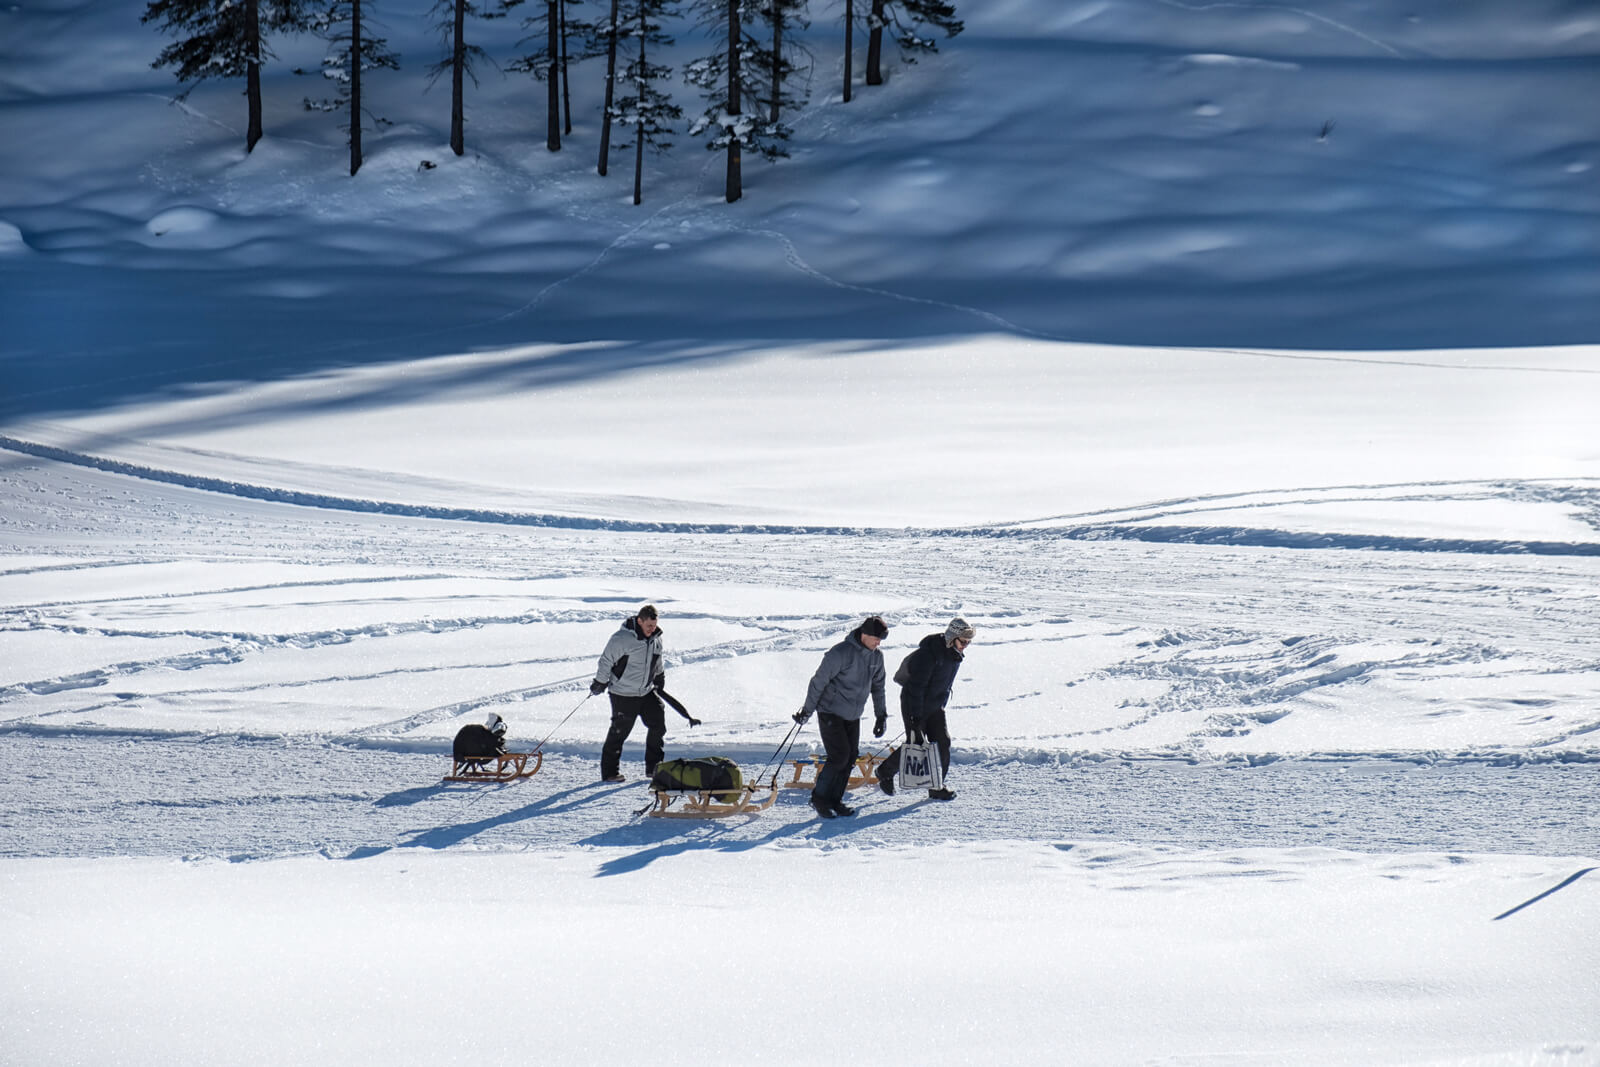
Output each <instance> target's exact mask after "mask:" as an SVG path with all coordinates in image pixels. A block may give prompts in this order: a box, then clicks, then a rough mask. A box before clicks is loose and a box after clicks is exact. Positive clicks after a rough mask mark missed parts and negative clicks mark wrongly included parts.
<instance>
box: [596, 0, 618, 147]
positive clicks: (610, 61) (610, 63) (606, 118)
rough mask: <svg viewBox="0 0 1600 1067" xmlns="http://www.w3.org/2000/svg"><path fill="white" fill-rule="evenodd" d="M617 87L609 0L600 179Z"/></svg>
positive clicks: (613, 19) (613, 2)
mask: <svg viewBox="0 0 1600 1067" xmlns="http://www.w3.org/2000/svg"><path fill="white" fill-rule="evenodd" d="M616 86H617V0H611V40H609V41H608V42H606V102H605V106H604V107H603V108H601V110H600V177H602V178H604V177H605V176H606V157H607V156H608V155H610V154H611V100H612V94H613V92H614V91H615V90H616Z"/></svg>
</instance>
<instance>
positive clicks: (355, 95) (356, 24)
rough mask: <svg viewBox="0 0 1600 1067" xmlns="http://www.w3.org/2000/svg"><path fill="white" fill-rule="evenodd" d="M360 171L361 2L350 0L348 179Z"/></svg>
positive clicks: (359, 0)
mask: <svg viewBox="0 0 1600 1067" xmlns="http://www.w3.org/2000/svg"><path fill="white" fill-rule="evenodd" d="M360 169H361V0H350V177H352V178H354V177H355V176H356V171H358V170H360Z"/></svg>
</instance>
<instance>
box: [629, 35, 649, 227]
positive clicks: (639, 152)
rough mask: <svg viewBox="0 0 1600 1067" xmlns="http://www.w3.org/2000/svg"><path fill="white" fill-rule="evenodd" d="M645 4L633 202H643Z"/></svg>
mask: <svg viewBox="0 0 1600 1067" xmlns="http://www.w3.org/2000/svg"><path fill="white" fill-rule="evenodd" d="M644 9H645V5H644V4H643V3H641V4H640V5H639V84H638V85H637V86H636V87H635V88H636V92H637V93H638V97H639V126H638V128H637V129H636V130H634V136H633V202H634V204H635V206H637V205H639V204H642V203H644V84H645V82H644V72H645V71H646V70H647V69H649V68H647V67H646V66H645V65H644V18H645V12H644Z"/></svg>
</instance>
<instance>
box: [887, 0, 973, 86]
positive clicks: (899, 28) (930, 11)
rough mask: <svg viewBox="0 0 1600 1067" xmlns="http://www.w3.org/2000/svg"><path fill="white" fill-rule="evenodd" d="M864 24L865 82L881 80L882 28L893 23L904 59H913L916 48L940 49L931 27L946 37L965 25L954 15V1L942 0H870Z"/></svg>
mask: <svg viewBox="0 0 1600 1067" xmlns="http://www.w3.org/2000/svg"><path fill="white" fill-rule="evenodd" d="M867 26H868V31H869V33H868V37H867V84H868V85H882V84H883V67H882V60H883V31H884V30H885V29H886V28H889V27H893V30H894V36H895V40H896V41H898V42H899V44H900V55H901V58H902V59H904V60H905V61H906V62H907V63H915V62H916V61H917V53H918V52H937V51H938V50H939V43H938V42H937V41H936V40H934V38H933V36H932V33H933V31H934V30H943V31H944V35H945V36H946V37H954V36H955V35H956V34H958V33H960V32H961V31H962V29H963V28H964V27H963V24H962V22H961V20H960V19H958V18H956V8H955V5H954V4H951V3H946V2H945V0H872V12H871V14H870V15H869V16H868V17H867Z"/></svg>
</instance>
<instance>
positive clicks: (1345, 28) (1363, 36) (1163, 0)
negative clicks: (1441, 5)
mask: <svg viewBox="0 0 1600 1067" xmlns="http://www.w3.org/2000/svg"><path fill="white" fill-rule="evenodd" d="M1156 2H1157V3H1160V4H1164V5H1166V6H1167V7H1175V8H1178V9H1180V10H1182V11H1195V12H1203V11H1213V10H1216V9H1218V8H1233V9H1235V10H1241V11H1287V12H1289V13H1290V14H1292V15H1299V16H1301V17H1302V18H1306V19H1310V20H1311V21H1313V22H1320V23H1322V24H1323V25H1325V26H1328V27H1331V28H1332V29H1335V30H1338V31H1339V32H1341V33H1347V34H1349V35H1350V36H1351V37H1354V38H1356V39H1357V40H1359V41H1364V42H1366V43H1367V44H1370V45H1372V46H1373V47H1374V48H1378V49H1382V50H1383V51H1385V52H1387V53H1389V54H1390V55H1391V56H1394V57H1395V58H1397V59H1404V58H1405V55H1406V54H1405V53H1404V52H1402V51H1401V50H1400V49H1398V48H1396V47H1394V45H1391V44H1389V43H1388V42H1386V41H1381V40H1379V39H1378V38H1376V37H1374V36H1372V35H1371V34H1369V33H1363V32H1362V31H1361V30H1358V29H1356V28H1355V27H1354V26H1351V25H1348V24H1347V23H1343V22H1340V21H1338V20H1337V19H1331V18H1329V17H1328V16H1326V15H1319V14H1317V12H1315V11H1307V10H1306V9H1305V8H1302V7H1292V6H1290V5H1288V4H1243V3H1214V4H1185V3H1183V2H1182V0H1156Z"/></svg>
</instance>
